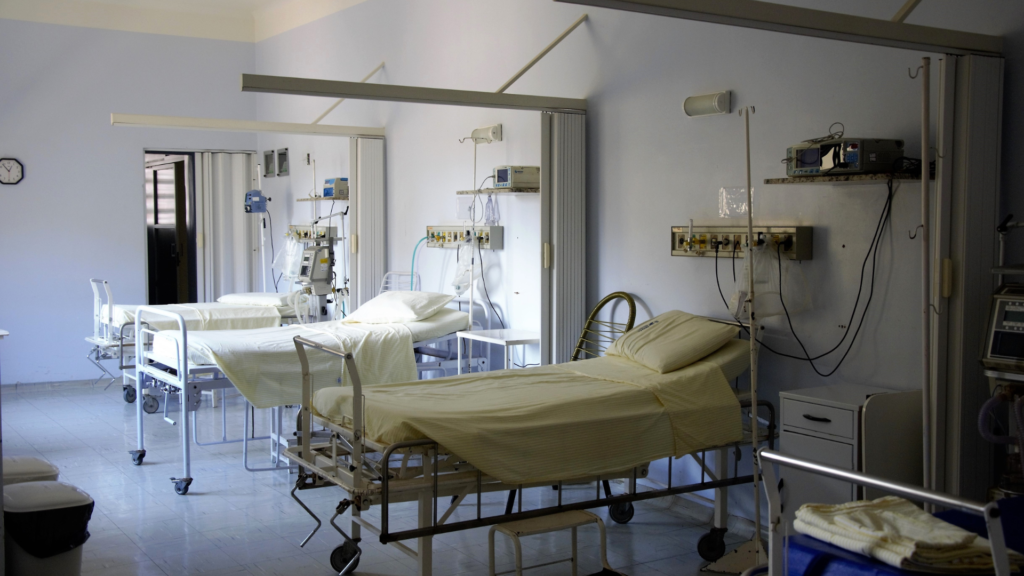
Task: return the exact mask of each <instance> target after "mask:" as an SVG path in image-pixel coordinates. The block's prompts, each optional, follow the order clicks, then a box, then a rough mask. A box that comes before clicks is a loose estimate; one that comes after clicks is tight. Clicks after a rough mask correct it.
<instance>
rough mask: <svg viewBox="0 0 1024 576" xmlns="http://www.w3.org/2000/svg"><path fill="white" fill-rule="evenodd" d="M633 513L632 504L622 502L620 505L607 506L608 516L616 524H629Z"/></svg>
mask: <svg viewBox="0 0 1024 576" xmlns="http://www.w3.org/2000/svg"><path fill="white" fill-rule="evenodd" d="M634 512H635V510H634V509H633V503H632V502H622V503H620V504H612V505H611V506H608V515H609V516H611V517H612V520H615V523H616V524H625V523H627V522H629V521H630V520H632V519H633V513H634Z"/></svg>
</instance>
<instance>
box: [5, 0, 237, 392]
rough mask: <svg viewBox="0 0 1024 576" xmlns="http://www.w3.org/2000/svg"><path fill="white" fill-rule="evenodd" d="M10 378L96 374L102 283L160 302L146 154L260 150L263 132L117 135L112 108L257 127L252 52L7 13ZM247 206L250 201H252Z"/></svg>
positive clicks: (118, 294) (125, 299) (129, 299)
mask: <svg viewBox="0 0 1024 576" xmlns="http://www.w3.org/2000/svg"><path fill="white" fill-rule="evenodd" d="M0 53H2V54H4V55H5V58H4V65H3V67H2V69H0V103H2V105H0V126H2V128H0V157H4V156H12V157H16V158H18V159H19V160H21V161H22V163H24V164H25V180H24V181H22V183H21V184H18V185H17V186H4V187H3V189H2V190H0V271H2V272H0V274H2V278H3V282H0V303H2V304H0V327H2V328H3V329H6V330H9V331H10V332H11V336H10V337H9V338H7V339H5V340H4V342H3V350H2V354H3V383H4V384H10V383H17V382H49V381H59V380H74V379H83V378H90V377H94V376H95V375H96V373H97V370H96V369H95V368H94V367H93V366H92V365H90V364H89V363H88V362H87V361H86V360H85V358H84V356H85V353H86V351H87V350H88V346H87V345H86V343H85V342H84V341H83V338H84V337H85V336H87V335H88V334H90V333H91V332H92V292H91V290H90V289H89V287H88V284H87V280H88V279H89V278H105V279H107V280H109V281H110V282H111V285H112V288H113V290H114V297H115V299H116V300H117V301H119V302H121V303H144V302H145V300H146V288H145V287H146V272H145V270H146V233H145V230H146V229H145V219H144V218H145V212H144V205H143V149H145V148H150V149H160V150H167V149H228V150H246V149H248V150H252V149H254V148H255V146H256V139H255V137H253V136H251V135H236V134H220V133H215V132H193V131H175V130H145V129H128V128H113V127H111V126H110V113H111V112H125V113H142V114H168V115H184V116H208V117H221V118H241V119H252V118H253V117H254V116H255V99H254V98H253V97H252V96H251V95H248V94H242V93H240V92H239V90H238V75H239V74H240V73H242V72H245V71H250V70H252V69H253V47H252V44H247V43H241V42H228V41H217V40H200V39H188V38H176V37H172V36H157V35H151V34H139V33H132V32H117V31H109V30H97V29H88V28H76V27H71V26H58V25H50V24H38V23H30V22H19V21H14V20H3V19H0ZM239 210H241V206H239Z"/></svg>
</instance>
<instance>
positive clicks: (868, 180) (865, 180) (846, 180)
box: [764, 174, 921, 184]
mask: <svg viewBox="0 0 1024 576" xmlns="http://www.w3.org/2000/svg"><path fill="white" fill-rule="evenodd" d="M889 178H892V179H893V180H900V181H908V182H914V181H917V182H920V181H921V176H920V175H919V174H834V175H831V176H799V177H796V178H765V179H764V183H765V184H880V183H883V182H886V181H887V180H889Z"/></svg>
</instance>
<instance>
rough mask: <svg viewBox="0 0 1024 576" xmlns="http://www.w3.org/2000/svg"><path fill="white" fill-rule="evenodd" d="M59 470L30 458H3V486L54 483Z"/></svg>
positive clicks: (45, 462) (44, 461)
mask: <svg viewBox="0 0 1024 576" xmlns="http://www.w3.org/2000/svg"><path fill="white" fill-rule="evenodd" d="M59 475H60V470H59V469H58V468H57V467H56V466H54V465H53V464H50V463H49V462H47V461H46V460H41V459H39V458H34V457H32V456H4V486H7V485H8V484H20V483H22V482H43V481H56V480H57V476H59Z"/></svg>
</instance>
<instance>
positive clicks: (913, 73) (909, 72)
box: [907, 66, 924, 80]
mask: <svg viewBox="0 0 1024 576" xmlns="http://www.w3.org/2000/svg"><path fill="white" fill-rule="evenodd" d="M922 68H924V66H918V67H917V70H913V71H912V70H911V69H910V68H907V76H910V79H911V80H916V79H917V75H918V73H919V72H921V69H922Z"/></svg>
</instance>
